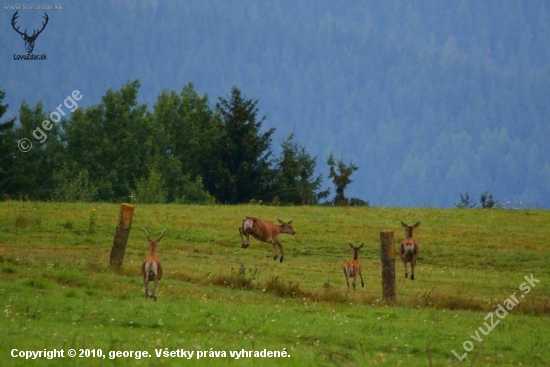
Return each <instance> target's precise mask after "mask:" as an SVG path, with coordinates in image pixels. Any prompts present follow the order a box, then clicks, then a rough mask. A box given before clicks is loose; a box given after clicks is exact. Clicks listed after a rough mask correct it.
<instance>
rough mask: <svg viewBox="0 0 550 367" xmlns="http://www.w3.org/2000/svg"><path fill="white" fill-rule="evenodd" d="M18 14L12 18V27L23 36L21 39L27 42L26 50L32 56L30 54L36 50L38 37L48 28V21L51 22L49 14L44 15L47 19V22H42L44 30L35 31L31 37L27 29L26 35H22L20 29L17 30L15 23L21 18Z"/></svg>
mask: <svg viewBox="0 0 550 367" xmlns="http://www.w3.org/2000/svg"><path fill="white" fill-rule="evenodd" d="M17 13H19V10H18V11H16V12H15V14H13V17H12V18H11V26H12V27H13V29H14V30H15V31H16V32H17V33H19V34H20V35H21V38H23V40H24V41H25V48H26V49H27V53H28V54H30V53H32V50H33V49H34V41H36V38H38V35H39V34H40V33H42V31H43V30H44V28H46V24H48V20H49V18H48V14H46V13H44V19H46V21H45V22H42V29H41V30H35V31H34V32H33V33H32V36H29V35H28V34H27V30H26V29H25V32H24V33H21V31H19V27H17V28H15V21H16V20H17V18H19V15H18V14H17Z"/></svg>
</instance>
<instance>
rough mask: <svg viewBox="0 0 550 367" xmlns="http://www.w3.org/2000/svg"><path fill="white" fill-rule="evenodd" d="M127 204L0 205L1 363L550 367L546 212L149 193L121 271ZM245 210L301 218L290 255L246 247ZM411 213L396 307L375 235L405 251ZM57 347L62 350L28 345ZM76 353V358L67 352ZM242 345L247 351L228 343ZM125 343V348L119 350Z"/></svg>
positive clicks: (549, 216) (287, 243)
mask: <svg viewBox="0 0 550 367" xmlns="http://www.w3.org/2000/svg"><path fill="white" fill-rule="evenodd" d="M119 210H120V205H117V204H105V203H75V204H62V203H43V202H24V201H22V202H19V201H10V202H2V203H0V271H1V277H0V309H1V311H2V314H1V315H0V330H1V331H2V338H1V339H0V356H1V357H2V365H4V366H12V365H13V366H15V365H28V364H30V365H40V366H42V365H52V366H54V365H55V366H59V365H71V366H73V365H81V366H99V365H105V364H109V365H111V364H112V365H120V366H125V365H132V366H134V365H143V366H150V365H152V366H156V365H168V366H170V365H182V364H186V365H187V364H188V365H196V366H203V365H207V366H217V365H224V366H226V365H229V366H271V365H281V366H289V365H291V366H371V365H372V366H462V365H464V366H544V365H546V364H547V361H549V360H550V348H549V346H550V342H549V338H548V334H549V333H550V319H549V316H550V267H549V266H548V264H547V260H546V258H545V257H544V253H545V251H546V250H547V249H548V241H549V240H550V226H549V223H550V211H542V210H531V209H525V210H504V209H492V210H482V209H446V210H443V209H398V208H331V207H275V206H263V205H241V206H190V205H189V206H188V205H141V204H138V205H137V206H136V208H135V213H134V218H133V223H132V231H131V233H130V238H129V240H128V244H127V247H126V254H125V258H124V264H123V266H122V267H121V268H120V269H112V268H110V267H109V266H108V264H109V255H110V251H111V247H112V245H113V238H114V233H115V227H116V224H117V220H118V215H119ZM246 215H252V216H257V217H261V218H263V219H266V220H271V221H276V218H277V217H280V218H282V219H284V220H291V219H293V220H294V222H293V225H294V229H295V231H296V235H295V236H290V235H281V237H280V240H281V242H282V244H283V247H284V250H285V260H284V262H283V263H279V261H273V260H272V258H271V256H272V246H271V245H267V244H264V243H260V242H258V241H256V240H255V239H253V238H252V237H251V239H250V241H251V245H250V247H249V248H248V249H241V246H240V244H241V239H240V236H239V233H238V227H239V226H240V224H241V221H242V218H243V217H244V216H246ZM400 220H403V221H405V222H408V223H413V222H416V221H420V222H421V225H420V227H419V228H418V229H417V230H416V231H415V238H416V239H417V241H418V243H419V245H420V248H421V250H420V256H419V260H418V264H417V267H416V271H415V276H416V279H415V280H414V281H411V280H409V279H405V278H404V270H403V265H402V263H401V262H400V261H399V260H397V261H396V275H397V277H396V285H397V301H396V303H395V304H387V303H386V302H384V301H383V300H381V295H382V289H381V288H382V287H381V261H380V231H381V230H394V231H395V239H396V247H397V244H398V243H399V241H400V240H401V239H402V238H403V234H404V232H403V230H402V228H401V225H400ZM143 227H146V228H147V229H148V231H149V233H150V234H151V236H152V237H155V238H156V236H158V235H159V234H160V232H161V231H162V229H164V228H166V229H167V234H166V235H165V237H164V238H163V239H162V241H161V242H160V245H159V251H158V257H159V258H160V259H161V261H162V264H163V269H164V277H163V279H162V280H161V281H160V285H159V295H158V301H157V302H153V301H152V300H148V301H145V299H144V294H143V285H142V280H141V276H140V271H141V270H140V268H141V262H142V261H143V259H144V258H145V257H146V255H147V252H148V247H147V241H146V238H145V236H144V234H143V232H142V231H141V228H143ZM349 242H352V243H353V244H355V245H358V244H360V243H363V242H364V243H365V246H364V247H363V249H362V251H361V253H360V255H359V260H360V261H361V264H362V268H363V278H364V280H365V288H361V287H360V286H359V288H358V289H357V290H355V291H353V290H351V291H348V289H347V286H346V282H345V278H344V274H343V271H342V263H343V262H344V261H345V260H349V259H351V257H352V250H351V249H350V248H349V245H348V243H349ZM531 274H532V278H534V279H536V280H538V281H539V282H534V281H533V280H531V282H532V283H533V284H531V286H530V287H528V288H529V292H528V293H527V292H526V289H527V288H526V287H525V285H526V284H527V285H529V284H530V283H529V282H527V280H526V279H525V277H526V276H527V277H528V278H530V277H531ZM522 285H523V287H522ZM512 296H513V297H515V298H516V299H517V301H518V302H515V303H516V305H515V306H514V305H513V304H514V302H512V303H511V304H512V307H511V308H510V309H508V311H507V313H506V314H503V311H502V310H501V309H499V308H498V305H501V306H503V305H510V302H508V303H506V302H505V301H506V300H508V301H509V300H510V299H513V298H512ZM490 312H493V313H492V314H491V316H492V317H491V318H493V319H494V320H493V321H492V324H493V326H494V327H493V328H492V330H490V331H486V334H487V335H485V334H484V333H482V331H480V330H479V328H482V329H483V330H489V328H487V327H485V326H484V323H487V324H491V318H487V317H488V316H489V313H490ZM495 312H499V315H501V316H502V317H500V316H498V314H497V313H495ZM465 348H466V349H465ZM53 349H57V350H60V349H63V350H64V357H63V358H57V359H47V358H39V359H36V360H33V361H28V360H25V359H24V357H21V356H23V355H24V351H45V350H46V351H50V350H53ZM69 349H74V350H75V351H76V352H77V356H76V357H74V358H71V357H68V356H67V353H68V350H69ZM14 350H16V351H15V352H14ZM266 350H267V351H266ZM453 350H454V351H455V353H456V354H457V355H458V356H461V357H462V360H459V358H457V357H456V356H455V355H454V354H453V352H452V351H453ZM22 351H23V352H22ZM143 351H146V352H147V353H148V354H149V356H143V355H142V354H143ZM235 351H238V352H240V354H239V356H237V355H230V352H233V353H235ZM243 351H256V352H257V353H259V352H261V351H263V353H264V355H265V353H267V352H277V353H279V354H278V355H282V356H280V357H278V358H274V357H272V358H269V357H265V356H261V355H259V356H257V357H254V356H253V354H250V355H249V356H247V355H245V354H244V353H242V352H243ZM116 352H120V353H123V352H124V353H125V354H120V355H119V356H118V357H116V358H114V359H111V357H113V356H114V355H113V353H116ZM130 352H131V353H130ZM184 352H185V353H186V354H185V355H184V354H183V353H184ZM188 352H193V353H194V354H193V356H192V358H191V359H187V357H188V354H187V353H188ZM199 352H200V357H201V358H200V359H197V357H198V355H199ZM14 353H15V355H17V357H13V356H12V355H13V354H14ZM19 353H23V354H19ZM110 353H111V354H110ZM140 353H141V354H140ZM156 353H160V354H161V355H160V356H157V355H156ZM169 353H172V356H170V355H169ZM465 353H467V354H466V355H464V354H465ZM130 354H131V355H130ZM178 354H179V356H178ZM224 354H225V357H224ZM79 355H81V356H79ZM86 355H87V356H86ZM237 357H239V358H238V359H237Z"/></svg>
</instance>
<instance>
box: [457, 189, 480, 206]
mask: <svg viewBox="0 0 550 367" xmlns="http://www.w3.org/2000/svg"><path fill="white" fill-rule="evenodd" d="M455 206H456V207H457V208H461V209H463V208H475V206H476V204H475V203H474V202H473V201H472V199H470V195H469V194H468V193H465V194H460V201H459V202H458V203H457V204H455Z"/></svg>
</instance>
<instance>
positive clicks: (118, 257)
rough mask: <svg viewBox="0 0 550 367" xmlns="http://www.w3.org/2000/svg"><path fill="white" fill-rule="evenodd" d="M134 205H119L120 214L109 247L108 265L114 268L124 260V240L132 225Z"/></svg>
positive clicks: (119, 265) (126, 240) (126, 238)
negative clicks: (113, 237) (110, 246)
mask: <svg viewBox="0 0 550 367" xmlns="http://www.w3.org/2000/svg"><path fill="white" fill-rule="evenodd" d="M134 208H135V207H134V206H133V205H131V204H127V203H122V204H121V205H120V215H119V217H118V224H117V226H116V233H115V239H114V241H113V247H112V248H111V259H110V261H109V265H110V266H112V267H115V268H120V267H121V266H122V262H123V260H124V253H125V251H126V242H128V236H130V228H131V227H132V218H133V217H134Z"/></svg>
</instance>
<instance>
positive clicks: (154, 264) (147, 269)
mask: <svg viewBox="0 0 550 367" xmlns="http://www.w3.org/2000/svg"><path fill="white" fill-rule="evenodd" d="M143 232H144V233H145V235H146V236H147V241H149V256H147V258H146V259H145V261H143V265H142V266H141V275H142V276H143V287H144V288H145V300H147V298H152V299H154V300H155V301H156V300H157V287H158V284H159V280H160V279H161V278H162V266H161V265H160V260H159V259H158V257H157V246H158V244H159V242H160V240H161V238H162V236H164V234H165V233H166V229H165V230H163V231H162V233H161V234H160V236H159V237H158V238H157V239H156V240H154V241H153V240H152V239H151V237H150V236H149V233H147V230H146V229H145V228H143ZM150 281H152V282H154V287H153V293H152V294H150V293H149V282H150Z"/></svg>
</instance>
